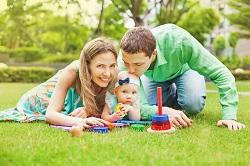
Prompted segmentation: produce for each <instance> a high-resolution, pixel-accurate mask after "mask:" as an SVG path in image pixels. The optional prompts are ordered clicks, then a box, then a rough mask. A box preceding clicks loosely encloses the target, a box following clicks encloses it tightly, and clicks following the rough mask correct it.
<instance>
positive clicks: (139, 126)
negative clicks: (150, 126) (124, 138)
mask: <svg viewBox="0 0 250 166" xmlns="http://www.w3.org/2000/svg"><path fill="white" fill-rule="evenodd" d="M130 128H131V129H133V130H135V131H144V130H145V126H144V125H142V124H132V125H131V126H130Z"/></svg>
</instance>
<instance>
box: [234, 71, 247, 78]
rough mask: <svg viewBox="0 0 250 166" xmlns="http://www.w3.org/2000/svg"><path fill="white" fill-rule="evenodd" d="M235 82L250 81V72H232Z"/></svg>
mask: <svg viewBox="0 0 250 166" xmlns="http://www.w3.org/2000/svg"><path fill="white" fill-rule="evenodd" d="M232 74H233V75H234V77H235V79H236V80H250V70H244V71H243V72H235V71H232Z"/></svg>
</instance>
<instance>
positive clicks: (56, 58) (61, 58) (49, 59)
mask: <svg viewBox="0 0 250 166" xmlns="http://www.w3.org/2000/svg"><path fill="white" fill-rule="evenodd" d="M77 59H79V55H72V54H66V55H52V54H48V55H46V56H45V57H44V58H43V59H42V60H40V61H39V62H41V63H67V62H72V61H74V60H77Z"/></svg>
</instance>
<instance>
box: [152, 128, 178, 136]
mask: <svg viewBox="0 0 250 166" xmlns="http://www.w3.org/2000/svg"><path fill="white" fill-rule="evenodd" d="M147 132H149V133H167V134H170V133H173V132H175V128H174V127H171V128H170V129H168V130H152V129H151V127H150V128H148V129H147Z"/></svg>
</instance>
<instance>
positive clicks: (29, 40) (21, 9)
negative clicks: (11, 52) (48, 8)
mask: <svg viewBox="0 0 250 166" xmlns="http://www.w3.org/2000/svg"><path fill="white" fill-rule="evenodd" d="M41 5H42V4H41V3H36V4H34V5H32V6H28V5H27V0H19V1H17V0H7V9H6V10H5V11H4V12H3V13H2V15H1V18H2V19H3V20H2V21H1V22H2V23H3V24H4V26H3V25H2V26H1V27H2V28H1V29H2V31H4V34H2V35H3V36H1V37H2V38H4V39H3V40H4V41H5V43H3V44H5V45H6V46H7V47H9V48H17V47H21V46H28V45H33V38H34V36H32V33H31V32H30V28H31V27H32V26H34V25H35V24H36V19H34V18H35V17H36V15H38V14H40V13H41V12H44V11H43V10H42V9H41Z"/></svg>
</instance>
